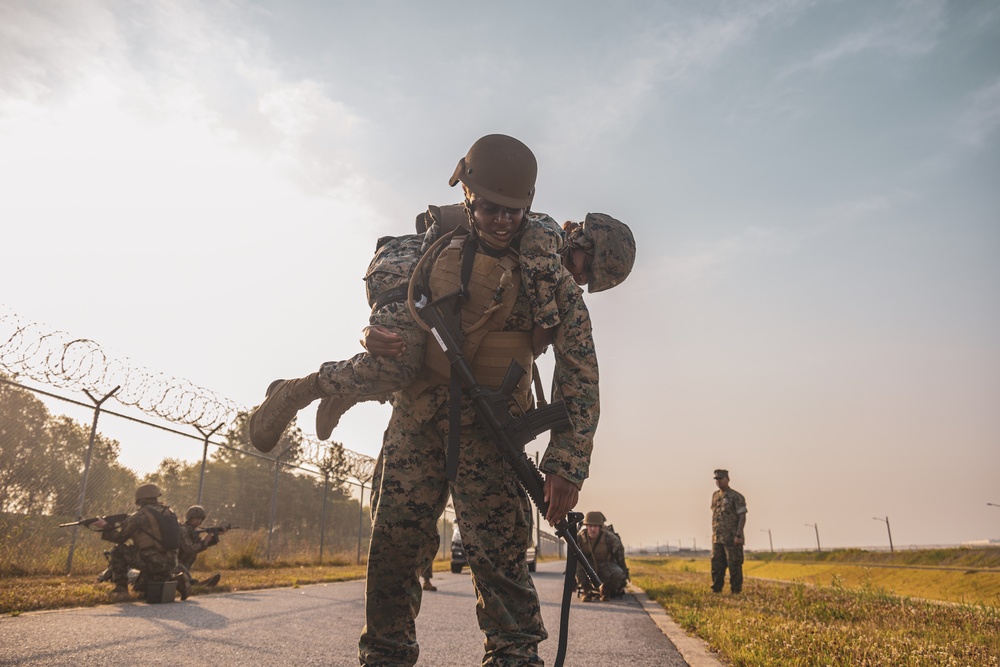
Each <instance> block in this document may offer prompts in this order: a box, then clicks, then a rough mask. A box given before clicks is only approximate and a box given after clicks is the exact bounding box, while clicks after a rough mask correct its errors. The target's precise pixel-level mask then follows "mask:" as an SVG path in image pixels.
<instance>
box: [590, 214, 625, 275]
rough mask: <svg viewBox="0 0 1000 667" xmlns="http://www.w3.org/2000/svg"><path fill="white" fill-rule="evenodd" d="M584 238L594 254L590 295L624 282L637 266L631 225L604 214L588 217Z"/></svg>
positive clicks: (591, 267) (591, 265)
mask: <svg viewBox="0 0 1000 667" xmlns="http://www.w3.org/2000/svg"><path fill="white" fill-rule="evenodd" d="M583 234H584V235H585V236H586V237H587V238H588V239H589V240H590V241H591V243H592V244H593V250H594V252H593V260H591V264H590V274H589V280H588V282H587V291H588V292H589V293H591V294H593V293H594V292H603V291H604V290H606V289H611V288H612V287H614V286H615V285H620V284H621V283H622V282H624V281H625V279H626V278H628V274H629V273H631V272H632V265H633V264H634V263H635V237H634V236H633V235H632V230H631V229H629V227H628V225H626V224H625V223H624V222H621V221H620V220H615V219H614V218H612V217H611V216H610V215H605V214H604V213H588V214H587V217H586V219H585V220H584V221H583Z"/></svg>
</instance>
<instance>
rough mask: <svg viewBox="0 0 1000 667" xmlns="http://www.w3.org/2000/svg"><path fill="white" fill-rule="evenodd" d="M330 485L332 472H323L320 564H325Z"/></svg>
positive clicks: (320, 516)
mask: <svg viewBox="0 0 1000 667" xmlns="http://www.w3.org/2000/svg"><path fill="white" fill-rule="evenodd" d="M329 484H330V471H329V470H324V471H323V511H322V512H320V515H319V564H320V565H322V564H323V541H324V539H325V538H326V490H327V487H328V486H329Z"/></svg>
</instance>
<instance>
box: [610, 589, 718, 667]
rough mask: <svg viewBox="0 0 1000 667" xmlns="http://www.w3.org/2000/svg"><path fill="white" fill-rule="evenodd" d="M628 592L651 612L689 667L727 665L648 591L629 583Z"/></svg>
mask: <svg viewBox="0 0 1000 667" xmlns="http://www.w3.org/2000/svg"><path fill="white" fill-rule="evenodd" d="M627 590H628V592H629V593H630V594H631V595H632V597H634V598H635V600H636V602H638V603H639V606H641V607H642V608H643V610H644V611H645V612H646V613H647V614H649V617H650V618H651V619H652V621H653V623H656V627H658V628H659V629H660V632H662V633H663V634H664V635H666V636H667V639H669V640H670V641H671V642H672V643H673V645H674V646H675V647H677V651H678V652H679V653H680V654H681V657H682V658H684V661H685V662H686V663H687V664H688V665H689V667H726V665H725V663H723V662H720V661H719V659H718V658H716V657H715V656H714V655H712V653H711V652H709V650H708V645H707V644H705V642H703V641H702V640H700V639H698V638H697V637H691V636H689V635H688V634H687V633H686V632H684V630H683V629H682V628H681V626H679V625H677V624H676V623H675V622H674V620H673V619H672V618H670V616H669V615H668V614H667V612H666V611H664V610H663V607H661V606H660V605H658V604H657V603H656V602H655V601H654V600H651V599H650V598H649V596H648V595H646V591H644V590H642V589H641V588H639V587H638V586H635V585H633V584H629V585H628V589H627Z"/></svg>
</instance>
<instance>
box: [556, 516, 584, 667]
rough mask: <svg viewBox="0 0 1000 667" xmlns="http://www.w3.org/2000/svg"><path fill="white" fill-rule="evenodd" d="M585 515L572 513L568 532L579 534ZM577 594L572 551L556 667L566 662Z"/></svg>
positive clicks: (571, 552) (565, 586) (563, 601)
mask: <svg viewBox="0 0 1000 667" xmlns="http://www.w3.org/2000/svg"><path fill="white" fill-rule="evenodd" d="M581 521H583V515H582V514H580V513H579V512H570V513H569V514H568V515H567V516H566V522H567V523H568V524H569V528H568V530H571V531H573V534H574V535H575V534H576V533H578V532H579V530H580V522H581ZM574 592H576V552H575V551H573V550H572V549H569V550H568V553H567V554H566V577H565V578H564V579H563V595H562V606H561V608H560V610H559V648H558V649H557V650H556V661H555V664H554V667H562V665H563V662H565V660H566V643H567V641H568V639H569V633H568V631H569V607H570V604H572V602H573V593H574Z"/></svg>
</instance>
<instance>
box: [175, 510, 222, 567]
mask: <svg viewBox="0 0 1000 667" xmlns="http://www.w3.org/2000/svg"><path fill="white" fill-rule="evenodd" d="M180 533H181V534H180V540H181V545H180V547H179V548H178V550H177V562H179V563H180V564H181V565H183V566H184V569H186V570H187V571H188V572H189V573H190V572H191V568H192V567H194V562H195V560H197V558H198V554H200V553H201V552H202V551H204V550H205V549H207V548H209V547H211V546H215V545H216V544H218V543H219V536H218V535H212V539H210V540H209V541H208V542H203V541H202V539H201V537H202V536H201V535H200V534H199V533H198V529H197V528H195V527H194V526H192V525H191V524H189V523H187V522H185V523H182V524H181V527H180Z"/></svg>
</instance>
